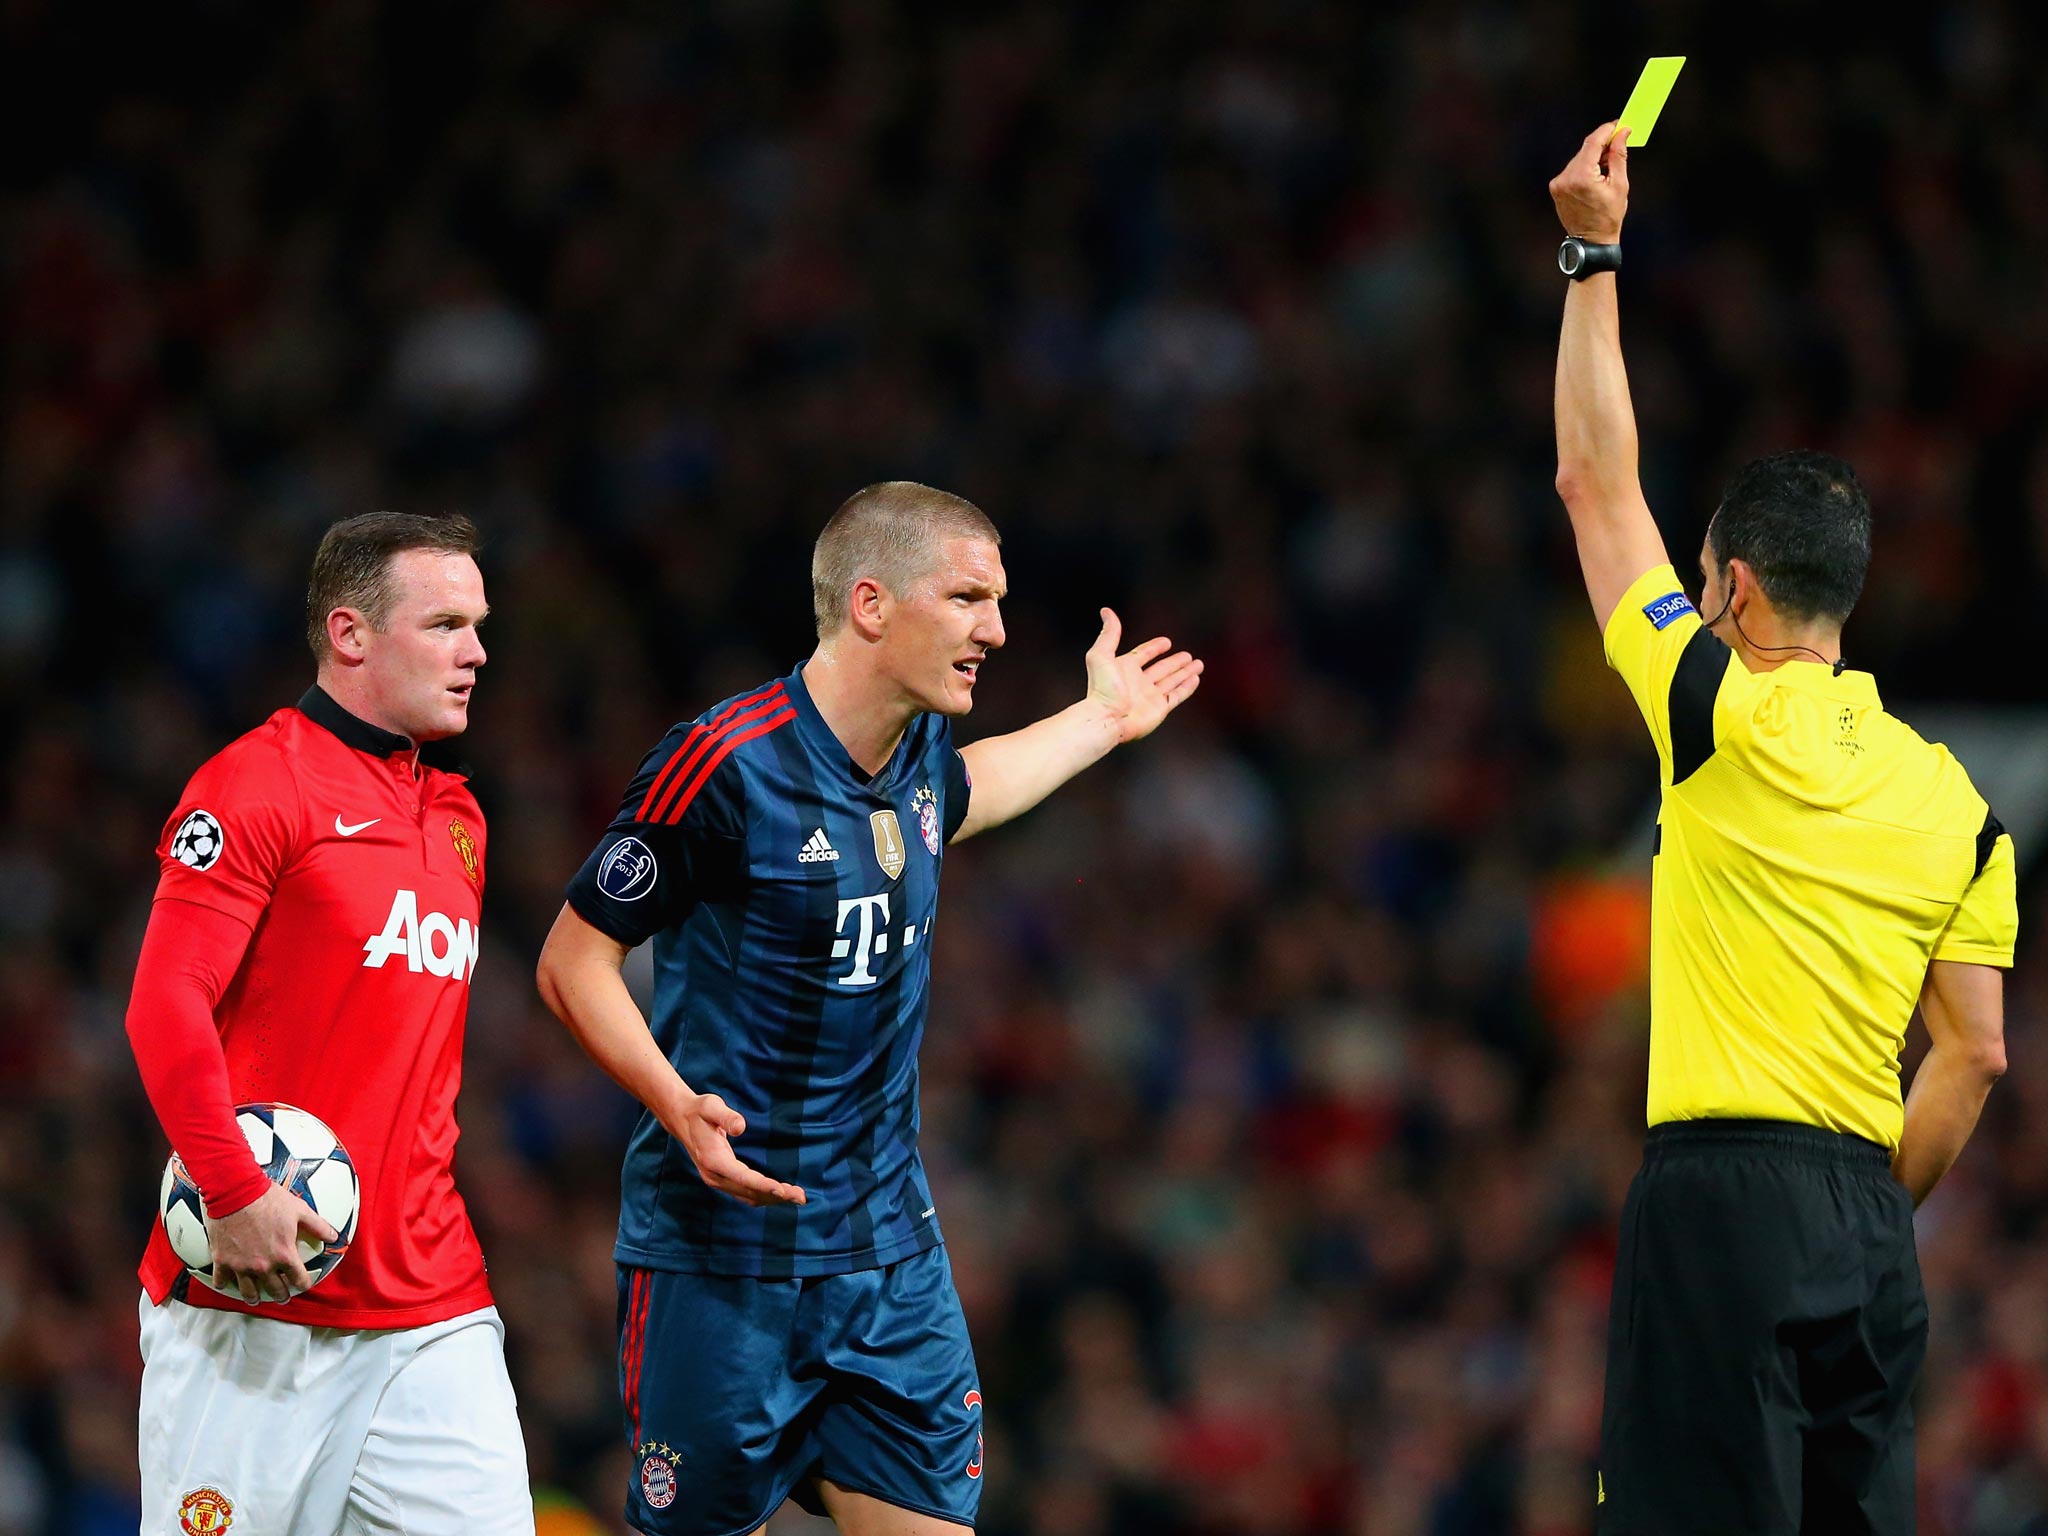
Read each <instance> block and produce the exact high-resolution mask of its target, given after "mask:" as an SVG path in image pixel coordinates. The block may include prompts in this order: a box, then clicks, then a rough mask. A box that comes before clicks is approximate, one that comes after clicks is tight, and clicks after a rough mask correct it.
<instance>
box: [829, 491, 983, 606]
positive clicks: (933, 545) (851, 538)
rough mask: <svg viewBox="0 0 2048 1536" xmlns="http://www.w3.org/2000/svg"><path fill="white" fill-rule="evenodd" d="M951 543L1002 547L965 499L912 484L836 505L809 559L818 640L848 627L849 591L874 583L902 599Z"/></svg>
mask: <svg viewBox="0 0 2048 1536" xmlns="http://www.w3.org/2000/svg"><path fill="white" fill-rule="evenodd" d="M949 539H981V540H985V541H987V542H988V543H990V544H1001V543H1002V542H1003V536H1002V535H1001V534H999V533H997V532H996V525H995V524H994V523H992V522H990V521H989V519H988V514H987V513H986V512H984V511H982V510H981V508H979V507H977V506H976V505H975V504H974V503H973V502H971V501H968V500H966V499H965V498H964V497H960V496H955V495H953V494H951V493H950V492H947V491H938V490H934V489H932V487H930V486H928V485H919V484H918V483H917V482H916V481H915V480H881V481H877V482H876V483H875V484H873V485H868V486H863V487H861V489H859V490H857V491H855V492H854V493H853V494H852V495H851V496H849V497H847V498H846V500H844V501H843V502H841V503H840V504H839V510H838V511H837V512H834V513H833V514H832V516H831V518H830V519H829V520H828V521H827V522H826V524H825V528H824V531H823V532H822V533H820V534H819V535H818V542H817V546H816V547H815V548H814V549H812V551H811V608H812V612H813V614H814V615H815V617H816V618H817V621H818V637H819V638H820V639H823V638H825V637H826V636H827V635H831V634H833V633H835V632H836V631H837V630H838V629H839V626H840V625H842V624H844V623H845V622H846V605H847V601H848V599H850V598H851V597H852V595H853V586H854V583H855V582H857V581H859V580H860V579H861V578H862V577H864V576H870V577H873V578H874V579H875V580H876V581H878V582H880V583H881V584H882V585H883V586H884V587H885V588H887V589H888V590H889V592H890V593H892V594H894V595H898V596H900V595H902V594H903V593H905V592H907V591H909V590H910V587H911V585H912V583H914V582H916V581H917V580H918V579H919V578H920V577H922V576H924V575H925V574H926V573H927V572H929V571H930V570H931V569H932V568H933V567H934V566H936V565H937V564H938V563H939V553H940V551H941V550H942V549H943V548H944V547H945V544H946V541H947V540H949Z"/></svg>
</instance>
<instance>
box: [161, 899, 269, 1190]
mask: <svg viewBox="0 0 2048 1536" xmlns="http://www.w3.org/2000/svg"><path fill="white" fill-rule="evenodd" d="M248 943H249V930H248V929H247V928H245V927H244V926H243V925H242V924H241V923H239V922H237V921H235V919H233V918H231V917H228V916H227V915H225V914H224V913H220V912H214V911H210V910H209V909H207V908H205V907H198V906H194V905H193V904H191V903H190V902H184V901H159V902H158V903H157V904H156V905H155V906H154V907H152V908H151V909H150V915H149V926H148V927H147V928H146V929H145V930H144V932H143V936H142V953H141V954H140V955H139V956H138V957H137V959H136V962H135V987H134V990H133V992H132V993H131V994H130V996H129V1000H128V1017H127V1029H128V1043H129V1046H130V1047H131V1048H132V1049H133V1050H134V1052H135V1066H136V1070H137V1072H138V1073H140V1075H141V1077H142V1087H143V1091H144V1092H145V1093H147V1094H148V1095H149V1102H150V1106H151V1108H153V1109H154V1110H155V1111H156V1117H157V1121H158V1123H159V1124H161V1125H162V1126H163V1128H164V1135H165V1136H166V1137H168V1138H169V1139H170V1143H171V1146H172V1148H173V1149H174V1150H175V1151H176V1152H177V1154H178V1156H179V1158H180V1160H182V1161H183V1163H184V1164H185V1170H186V1172H188V1173H189V1174H191V1176H192V1179H193V1182H194V1183H196V1184H197V1185H198V1186H199V1192H200V1194H201V1196H202V1197H203V1198H204V1199H205V1201H206V1206H207V1212H208V1214H210V1215H212V1216H215V1217H222V1216H231V1215H233V1214H234V1213H235V1212H237V1211H239V1210H241V1209H243V1208H244V1207H245V1206H248V1205H250V1204H252V1203H253V1202H254V1201H255V1200H256V1199H257V1197H259V1196H260V1195H261V1194H262V1193H263V1192H264V1190H266V1189H268V1188H270V1181H269V1180H268V1179H267V1178H265V1177H264V1173H263V1170H262V1169H261V1168H260V1167H258V1166H257V1163H256V1159H255V1158H254V1157H253V1156H252V1155H251V1154H250V1151H249V1143H248V1142H247V1141H245V1140H244V1139H243V1137H242V1133H241V1131H240V1130H239V1129H238V1128H237V1126H236V1124H235V1100H234V1093H233V1090H232V1088H231V1086H230V1084H229V1082H228V1063H227V1054H226V1052H225V1051H223V1050H222V1048H221V1042H220V1030H219V1027H218V1026H217V1025H216V1024H215V1023H214V1018H213V1008H214V1005H215V1004H216V1003H217V1002H219V1001H220V993H221V990H222V988H223V987H224V986H225V984H226V981H227V980H228V979H229V978H231V977H232V976H233V975H234V973H235V970H236V968H237V967H238V966H239V965H240V964H241V961H242V954H243V952H244V950H246V949H247V947H248Z"/></svg>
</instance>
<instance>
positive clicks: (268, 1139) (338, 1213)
mask: <svg viewBox="0 0 2048 1536" xmlns="http://www.w3.org/2000/svg"><path fill="white" fill-rule="evenodd" d="M235 1124H236V1125H238V1126H240V1127H241V1131H242V1135H243V1136H244V1137H246V1138H247V1139H248V1142H249V1150H250V1151H251V1152H252V1153H254V1154H255V1157H256V1161H257V1162H258V1163H260V1164H262V1166H263V1171H264V1172H265V1173H267V1174H269V1175H270V1181H271V1182H272V1183H273V1184H280V1185H282V1186H284V1188H286V1189H288V1190H290V1191H291V1192H292V1193H293V1194H295V1195H297V1196H298V1197H299V1198H300V1199H301V1200H303V1201H305V1202H306V1204H308V1205H310V1206H312V1207H313V1209H314V1210H316V1211H318V1212H319V1213H320V1214H321V1215H322V1216H323V1217H325V1218H326V1219H327V1221H328V1222H329V1223H330V1224H331V1225H332V1226H333V1227H334V1230H335V1231H337V1232H339V1233H340V1234H341V1240H340V1241H339V1242H334V1243H314V1242H309V1241H307V1240H306V1239H305V1238H303V1237H302V1238H300V1239H299V1258H300V1259H301V1260H302V1261H304V1263H305V1266H306V1272H307V1273H308V1274H310V1275H311V1276H312V1277H313V1283H314V1284H315V1285H318V1284H319V1283H320V1282H321V1281H322V1280H323V1279H325V1278H326V1277H327V1276H328V1275H330V1274H332V1273H333V1272H334V1267H335V1265H337V1264H339V1263H340V1262H341V1261H342V1258H343V1256H344V1255H345V1254H347V1252H348V1246H349V1243H350V1241H351V1240H352V1239H353V1238H354V1237H355V1232H356V1205H357V1196H358V1188H357V1184H356V1170H355V1164H353V1163H352V1162H350V1161H349V1156H348V1152H347V1149H345V1148H344V1147H343V1146H342V1144H341V1143H340V1141H338V1140H337V1139H336V1138H335V1135H334V1132H332V1131H330V1130H329V1129H328V1128H327V1127H326V1125H325V1124H324V1123H322V1122H321V1120H320V1119H319V1118H318V1117H317V1116H314V1115H309V1114H307V1113H306V1111H304V1110H303V1109H295V1108H293V1107H292V1106H291V1105H289V1104H242V1105H239V1106H237V1107H236V1109H235ZM157 1210H158V1212H159V1214H160V1215H161V1216H162V1218H163V1224H164V1233H165V1235H166V1236H168V1237H169V1238H170V1240H171V1249H172V1251H173V1252H175V1253H176V1254H177V1255H178V1258H179V1260H180V1261H181V1262H182V1263H183V1264H184V1266H185V1269H186V1272H187V1273H188V1274H190V1275H191V1276H192V1278H193V1279H195V1280H197V1281H198V1282H199V1283H200V1284H202V1285H206V1286H210V1287H212V1288H213V1289H214V1290H216V1291H219V1292H220V1293H221V1294H222V1295H223V1296H234V1295H236V1294H237V1292H236V1291H235V1290H234V1289H233V1288H232V1287H231V1286H220V1285H214V1283H213V1248H212V1245H211V1244H210V1243H209V1242H208V1241H207V1236H206V1203H205V1201H203V1200H202V1199H201V1198H200V1195H199V1188H198V1186H197V1185H195V1184H194V1183H193V1182H192V1179H191V1177H190V1175H188V1174H187V1173H186V1171H185V1164H184V1162H183V1161H182V1160H181V1159H180V1158H179V1156H178V1154H177V1153H176V1152H173V1153H172V1154H171V1160H170V1161H169V1162H168V1163H166V1164H165V1165H164V1176H163V1183H162V1185H161V1187H160V1188H159V1190H158V1192H157Z"/></svg>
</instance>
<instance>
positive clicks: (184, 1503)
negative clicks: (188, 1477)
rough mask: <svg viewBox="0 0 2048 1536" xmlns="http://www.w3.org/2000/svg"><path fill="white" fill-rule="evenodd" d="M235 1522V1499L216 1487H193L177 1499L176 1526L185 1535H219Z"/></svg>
mask: <svg viewBox="0 0 2048 1536" xmlns="http://www.w3.org/2000/svg"><path fill="white" fill-rule="evenodd" d="M234 1523H235V1501H234V1500H233V1499H231V1498H229V1497H228V1496H227V1495H226V1494H224V1493H222V1492H221V1491H220V1490H219V1489H218V1488H211V1487H209V1488H194V1489H193V1490H192V1491H191V1492H190V1493H188V1494H186V1495H185V1497H184V1498H182V1499H180V1500H179V1501H178V1527H179V1529H180V1530H182V1531H184V1533H185V1536H220V1533H221V1532H222V1531H225V1530H226V1529H227V1528H228V1527H229V1526H231V1525H233V1524H234Z"/></svg>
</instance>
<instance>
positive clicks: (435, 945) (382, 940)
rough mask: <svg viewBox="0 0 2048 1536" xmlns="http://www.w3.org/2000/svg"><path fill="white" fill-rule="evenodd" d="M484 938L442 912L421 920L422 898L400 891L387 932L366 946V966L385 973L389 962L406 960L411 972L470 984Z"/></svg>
mask: <svg viewBox="0 0 2048 1536" xmlns="http://www.w3.org/2000/svg"><path fill="white" fill-rule="evenodd" d="M481 934H482V930H481V929H477V928H472V927H470V925H469V919H468V918H466V917H465V918H462V919H461V920H460V921H451V920H450V919H449V918H448V917H447V916H446V915H445V914H443V913H440V912H429V913H428V914H427V915H426V916H425V917H421V916H420V899H419V897H417V896H415V895H414V894H413V893H412V892H411V891H400V892H399V893H398V895H397V896H396V897H395V898H394V899H393V900H392V903H391V916H389V917H388V918H386V919H385V920H384V931H383V932H382V933H380V934H378V935H377V936H376V937H375V938H373V939H371V940H370V942H369V943H367V944H365V945H364V946H363V964H364V966H366V967H367V968H369V969H371V970H382V969H383V968H384V962H385V961H386V960H403V961H404V962H405V968H406V969H407V970H409V971H426V972H428V973H429V974H431V975H434V976H452V977H454V978H455V980H457V981H460V982H467V981H468V980H469V978H470V977H471V976H472V975H473V974H475V972H476V959H477V951H478V949H479V947H480V943H481Z"/></svg>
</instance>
